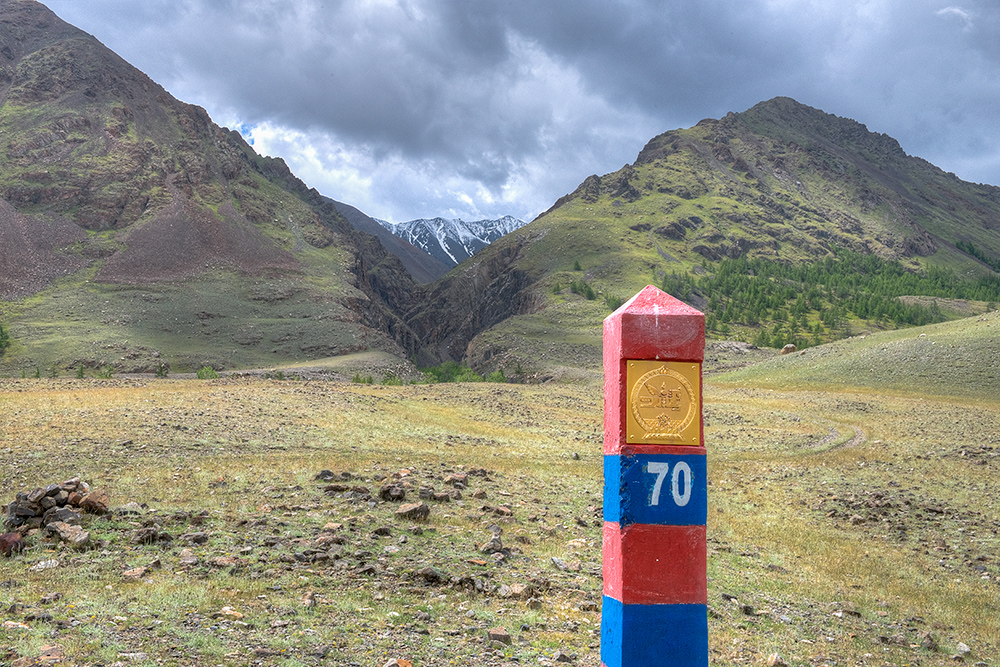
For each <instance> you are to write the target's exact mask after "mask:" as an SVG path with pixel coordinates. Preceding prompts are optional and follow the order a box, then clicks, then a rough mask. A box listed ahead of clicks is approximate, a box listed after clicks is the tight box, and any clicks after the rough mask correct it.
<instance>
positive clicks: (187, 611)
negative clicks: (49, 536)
mask: <svg viewBox="0 0 1000 667" xmlns="http://www.w3.org/2000/svg"><path fill="white" fill-rule="evenodd" d="M980 319H982V318H980ZM986 320H987V321H985V322H979V321H978V320H974V321H972V322H968V324H969V325H970V326H969V328H967V329H966V331H965V332H966V334H967V335H966V336H965V337H964V338H963V337H962V336H961V335H960V332H957V331H954V332H952V336H954V338H953V339H951V342H950V343H942V341H945V340H948V339H947V338H945V337H943V336H945V334H946V333H947V330H946V329H935V328H928V329H926V330H925V331H926V333H927V336H926V337H924V338H920V337H919V334H918V335H917V338H918V341H917V342H918V343H922V342H923V341H925V340H926V339H927V338H930V339H932V340H937V341H938V342H937V344H936V345H935V347H938V346H940V345H948V344H950V345H952V347H950V348H943V349H947V350H949V354H954V350H955V349H957V348H958V347H960V346H962V345H964V346H966V347H963V348H962V349H976V348H969V347H968V345H971V344H972V343H973V342H974V341H975V340H978V339H981V338H982V331H980V330H978V329H976V327H978V326H985V325H993V326H995V325H996V323H997V320H996V316H992V318H986ZM938 326H939V327H948V326H954V325H938ZM892 335H894V334H882V335H879V336H873V337H868V338H866V339H864V340H858V341H845V342H844V343H841V344H842V345H860V344H862V343H864V342H872V343H873V344H874V343H876V342H878V341H881V343H880V344H881V345H883V346H884V347H889V346H891V345H892V344H893V340H892V339H891V336H892ZM876 339H877V340H876ZM824 349H825V348H817V349H815V350H810V351H809V353H808V354H807V355H805V356H802V357H782V358H780V359H773V360H767V361H764V362H761V363H759V364H755V365H753V366H750V367H748V368H746V369H744V370H741V371H736V372H734V373H727V374H717V373H715V372H714V371H715V370H716V368H721V367H728V366H730V365H731V362H733V360H734V359H735V358H736V357H739V356H741V355H739V354H735V353H733V354H731V355H730V356H729V357H726V358H720V357H725V356H726V353H725V352H724V351H723V352H719V351H718V350H713V351H712V353H711V354H710V357H711V358H712V360H713V361H712V363H711V365H710V366H706V371H707V375H706V377H707V382H706V386H705V421H706V440H707V444H708V448H709V476H710V487H709V507H710V510H709V550H710V555H709V607H710V612H709V614H710V619H709V629H710V650H711V661H712V664H720V665H723V664H725V665H729V664H762V663H764V662H765V661H766V660H767V658H768V656H769V655H770V654H772V653H778V654H779V655H780V656H781V657H782V659H783V660H784V661H786V662H787V663H789V664H792V665H808V664H812V665H820V664H829V665H834V664H837V665H846V664H851V665H883V664H890V665H897V664H909V665H918V664H920V665H938V664H941V665H944V664H951V660H952V656H954V655H958V654H960V652H962V651H964V647H968V649H969V650H970V652H969V653H968V654H967V655H965V657H964V659H965V660H966V661H967V662H970V663H975V662H985V663H987V664H992V663H993V662H994V661H995V660H996V659H997V657H998V655H1000V647H998V643H997V640H996V638H997V637H998V636H1000V614H998V613H997V612H998V610H1000V588H998V582H1000V560H998V559H997V558H996V555H995V554H996V552H997V547H998V543H1000V523H998V522H997V520H996V517H997V516H998V515H1000V506H998V503H1000V501H998V500H997V498H996V496H995V494H993V493H992V492H991V489H992V488H993V484H994V479H995V476H996V474H997V471H996V467H997V466H998V465H1000V461H998V458H997V457H998V454H1000V401H998V399H997V393H996V391H995V390H994V389H992V388H990V387H982V386H980V388H979V389H978V390H977V389H976V388H975V386H976V385H975V384H974V383H973V382H966V384H967V385H968V386H967V387H966V388H965V390H964V391H962V392H956V391H952V390H951V389H950V387H959V386H961V385H962V384H963V382H962V380H961V377H962V376H961V375H954V374H953V376H954V377H955V378H956V379H955V380H954V381H953V382H951V383H949V382H946V381H944V380H942V381H939V382H935V383H924V384H907V383H906V382H905V379H904V380H903V381H902V382H900V383H898V384H894V383H893V382H892V381H891V374H889V373H888V372H884V373H882V374H881V375H875V376H874V377H882V378H883V382H884V383H885V384H884V385H875V384H870V385H868V386H862V385H859V384H858V383H855V382H852V381H851V380H852V379H853V377H854V376H855V375H856V372H855V370H853V366H844V367H843V369H842V371H841V373H844V374H845V375H837V374H836V373H834V372H833V371H829V372H827V373H824V374H820V375H818V376H817V377H815V378H813V379H812V380H811V381H810V382H809V383H808V384H807V383H804V382H801V381H800V380H799V379H798V376H797V375H796V373H797V372H799V371H796V369H797V368H798V365H799V364H802V363H804V361H805V360H807V359H808V358H809V354H814V353H816V352H819V351H821V350H824ZM978 349H981V350H983V354H986V355H989V351H988V348H987V347H986V346H983V347H981V348H978ZM843 354H846V353H843ZM969 354H971V352H970V353H969ZM830 356H831V358H836V356H835V355H833V354H832V353H831V355H830ZM842 356H843V355H842ZM852 356H863V354H862V353H861V352H852ZM970 358H971V357H970ZM985 358H986V359H989V358H995V357H989V356H987V357H985ZM879 360H880V361H881V362H882V363H883V364H884V366H883V370H884V371H887V370H888V369H891V368H897V367H898V360H897V359H896V358H895V357H893V356H892V355H888V354H883V355H882V356H878V355H875V356H874V357H873V358H872V360H870V359H864V360H863V361H858V362H856V363H862V364H871V363H875V361H879ZM816 363H817V366H819V365H820V364H819V361H817V362H816ZM776 364H784V365H787V367H788V368H787V372H788V373H789V375H788V376H787V377H790V378H792V379H791V380H787V379H785V380H783V379H782V377H785V376H782V375H781V374H780V373H781V372H783V370H782V369H780V368H779V367H778V366H776ZM801 373H803V374H805V371H804V370H803V371H801ZM964 375H965V376H966V377H967V376H968V374H967V373H964ZM586 377H587V376H586V375H580V376H579V377H578V378H577V379H578V380H579V381H578V382H576V383H568V384H567V383H562V384H553V383H550V384H546V385H494V384H462V385H417V386H401V387H387V386H379V385H374V386H371V385H354V384H350V383H344V382H331V381H323V382H320V381H284V382H278V381H272V380H261V379H253V378H235V377H231V378H223V379H221V380H213V381H196V380H179V379H166V380H154V379H128V380H126V379H117V380H83V381H76V380H45V379H42V380H6V381H3V382H4V384H3V393H2V394H0V409H2V415H3V418H2V419H0V438H2V441H0V461H2V468H0V469H2V470H3V471H4V476H3V478H2V481H0V494H2V496H0V497H2V498H3V499H4V500H5V501H7V500H9V499H12V498H13V496H14V495H15V494H16V493H17V492H18V491H22V490H29V489H32V488H35V487H36V486H40V485H44V484H48V483H51V482H56V481H61V480H62V479H64V478H67V477H71V476H75V475H79V476H81V477H82V478H84V479H85V480H87V481H88V482H90V483H91V484H93V485H95V486H98V487H102V488H105V489H107V490H108V491H109V492H110V494H111V496H112V505H113V506H114V507H121V506H123V505H125V504H127V503H129V502H131V501H134V502H136V503H142V504H145V505H146V506H147V507H146V510H145V512H144V513H143V514H141V515H127V514H121V513H114V514H112V515H110V516H108V517H105V518H96V517H92V518H91V519H90V520H89V525H88V526H87V528H88V529H89V530H90V532H91V534H92V539H93V540H94V546H93V548H91V549H88V550H84V551H79V552H76V551H71V550H68V549H67V548H65V547H62V546H59V545H56V544H54V543H51V542H48V541H46V540H44V539H42V537H41V536H38V535H35V536H32V537H31V538H29V539H30V541H31V546H30V548H29V549H28V550H27V551H25V552H23V553H22V554H20V555H17V556H15V557H13V558H10V559H2V560H0V609H2V610H3V613H2V615H3V616H4V618H3V620H4V621H12V622H14V623H19V624H22V625H24V626H26V627H24V628H21V627H19V626H15V627H13V628H10V629H6V630H5V633H6V634H5V635H4V637H3V639H2V640H0V647H2V648H0V655H2V656H5V657H3V658H0V659H2V660H5V661H11V662H12V661H14V660H16V659H19V658H20V657H31V656H37V655H38V654H39V652H40V651H41V650H42V647H43V645H50V644H53V643H55V644H58V645H59V646H60V647H61V648H62V649H63V650H64V652H65V653H66V655H67V656H69V658H68V660H69V661H70V662H71V663H72V664H89V665H96V664H111V663H115V662H127V663H128V664H137V665H153V664H165V665H195V664H199V665H200V664H225V665H229V664H232V665H237V664H262V665H313V664H344V665H351V664H356V665H373V664H374V665H381V664H384V662H385V661H387V660H388V659H390V658H394V657H395V658H404V659H410V660H413V661H414V664H416V665H446V664H461V665H514V664H529V663H530V664H546V663H547V662H551V660H552V659H553V656H554V654H555V652H556V651H557V650H561V651H564V652H566V653H569V654H573V655H575V656H576V664H579V665H594V666H596V665H597V664H598V657H599V636H598V634H597V632H596V631H597V629H598V627H599V623H600V614H599V611H595V609H597V606H598V605H599V603H600V600H601V591H602V583H601V574H600V562H601V540H600V531H601V528H600V526H601V521H600V509H599V508H600V504H601V503H600V497H601V492H602V479H601V470H602V468H601V443H600V438H601V436H600V433H601V397H600V385H599V383H596V382H593V381H590V382H588V381H585V380H584V379H585V378H586ZM755 378H757V379H755ZM574 454H576V455H577V456H574ZM321 470H331V471H334V472H336V473H343V472H349V473H351V479H350V480H349V481H347V482H344V484H345V485H346V486H348V487H350V489H354V488H356V487H366V488H367V489H368V490H369V492H370V494H371V499H370V500H369V499H365V497H364V494H356V493H355V492H354V491H351V490H348V491H346V492H344V491H334V492H331V493H324V488H327V487H328V486H329V484H330V482H328V481H320V480H316V479H315V477H316V475H317V473H319V472H320V471H321ZM462 472H465V473H472V474H470V475H469V477H468V481H467V483H468V486H467V488H466V489H464V490H462V491H461V494H462V498H461V499H455V498H452V499H451V500H450V501H449V502H440V501H433V500H427V501H426V502H428V503H429V504H430V505H431V506H432V509H431V514H430V518H429V519H428V521H427V522H426V523H421V524H413V523H412V522H410V521H401V520H399V519H396V518H395V517H394V511H395V509H396V508H397V507H398V503H395V502H383V501H380V500H379V499H378V490H379V488H380V487H381V486H382V485H383V484H385V483H386V482H388V481H392V480H395V481H397V482H398V483H400V484H404V485H407V486H409V487H410V488H409V489H408V492H407V493H408V496H407V499H406V502H409V501H410V500H411V499H412V500H416V499H417V495H418V493H417V492H418V489H419V488H420V487H421V486H424V487H434V488H435V490H437V491H439V492H441V491H446V490H451V491H454V489H451V488H450V486H448V485H446V484H445V482H444V479H445V477H446V476H447V475H449V474H455V473H462ZM473 494H476V495H477V496H479V497H476V496H474V495H473ZM508 509H509V510H510V514H509V515H507V510H508ZM494 525H495V526H499V527H500V528H502V530H503V534H502V540H503V544H504V547H505V548H506V549H508V551H507V553H506V558H505V559H504V560H502V561H501V562H496V561H495V560H494V558H493V557H492V556H491V555H488V554H483V553H481V551H480V547H481V546H482V545H483V543H485V542H486V541H488V539H489V538H490V536H491V535H492V531H491V526H494ZM142 527H156V528H157V529H158V530H159V532H160V533H166V534H167V535H169V536H170V538H171V539H169V540H166V539H160V540H159V541H156V542H155V543H153V544H144V543H139V542H136V541H135V538H136V535H137V531H138V530H139V529H140V528H142ZM416 527H419V530H415V528H416ZM379 529H387V530H379ZM197 532H202V533H205V534H206V535H207V542H205V543H203V544H198V543H193V542H191V541H190V538H185V537H184V536H185V535H190V534H192V533H197ZM380 533H388V534H383V535H380ZM185 549H189V550H190V551H191V552H192V553H191V554H185V553H184V550H185ZM320 554H323V555H320ZM190 555H194V556H195V558H196V559H197V561H198V562H197V563H196V564H190V563H188V564H185V563H183V562H182V558H189V556H190ZM553 557H555V558H556V559H558V560H557V561H553V560H552V559H553ZM48 561H58V562H59V565H58V566H57V567H54V568H52V569H32V568H37V566H38V565H39V564H40V563H43V562H48ZM557 565H558V566H557ZM144 567H145V568H149V569H148V570H141V569H140V570H139V572H140V573H141V574H139V576H136V570H137V568H144ZM427 568H431V569H430V570H428V569H427ZM477 585H478V587H479V588H481V589H482V590H477ZM518 586H526V587H527V590H528V593H527V595H531V596H533V597H534V601H532V602H530V603H529V601H528V600H526V599H524V596H519V595H517V590H518V588H517V587H518ZM529 604H530V605H531V607H529ZM539 605H540V606H539ZM495 626H502V627H505V628H506V629H507V630H508V631H509V632H510V634H511V636H512V644H510V645H503V644H491V643H489V642H487V641H486V639H485V635H486V630H487V629H488V628H491V627H495Z"/></svg>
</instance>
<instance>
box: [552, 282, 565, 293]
mask: <svg viewBox="0 0 1000 667" xmlns="http://www.w3.org/2000/svg"><path fill="white" fill-rule="evenodd" d="M562 291H563V286H562V285H561V284H560V283H556V284H555V285H553V286H552V293H553V294H559V292H562Z"/></svg>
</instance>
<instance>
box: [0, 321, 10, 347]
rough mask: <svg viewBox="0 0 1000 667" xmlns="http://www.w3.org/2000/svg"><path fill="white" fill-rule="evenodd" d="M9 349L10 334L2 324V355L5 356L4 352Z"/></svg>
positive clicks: (0, 333) (0, 336) (0, 327)
mask: <svg viewBox="0 0 1000 667" xmlns="http://www.w3.org/2000/svg"><path fill="white" fill-rule="evenodd" d="M8 347H10V334H8V333H7V330H6V329H4V328H3V325H2V324H0V354H3V352H4V350H6V349H7V348H8Z"/></svg>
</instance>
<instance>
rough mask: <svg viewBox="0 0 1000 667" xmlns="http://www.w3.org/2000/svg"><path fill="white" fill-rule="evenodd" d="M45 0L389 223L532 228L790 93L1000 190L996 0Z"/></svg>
mask: <svg viewBox="0 0 1000 667" xmlns="http://www.w3.org/2000/svg"><path fill="white" fill-rule="evenodd" d="M950 2H957V4H949V3H950ZM45 4H47V5H48V6H49V7H50V8H51V9H52V10H53V11H55V12H56V13H57V14H59V15H60V16H61V17H62V18H63V19H65V20H67V21H69V22H70V23H72V24H74V25H76V26H77V27H79V28H82V29H83V30H86V31H87V32H89V33H92V34H93V35H95V36H96V37H97V38H98V39H100V40H101V41H102V42H103V43H104V44H106V45H107V46H108V47H110V48H111V49H113V50H114V51H116V52H117V53H118V54H119V55H121V56H122V57H124V58H125V59H126V60H128V61H129V62H131V63H132V64H133V65H135V66H136V67H138V68H139V69H141V70H143V71H144V72H146V73H147V74H148V75H149V76H150V77H152V78H153V79H154V80H156V81H157V82H158V83H160V84H162V85H163V86H164V87H165V88H166V89H167V90H169V91H170V92H171V93H172V94H173V95H174V96H176V97H178V98H179V99H181V100H183V101H185V102H189V103H192V104H198V105H200V106H203V107H205V108H206V109H207V110H208V112H209V114H211V116H212V118H213V120H215V121H216V122H217V123H219V124H220V125H227V126H229V127H233V128H238V129H240V130H241V131H242V132H243V133H244V135H245V136H246V137H247V139H248V140H251V141H252V142H253V144H254V146H255V148H256V149H257V150H258V152H260V153H262V154H265V155H272V156H280V157H282V158H284V159H285V160H286V161H287V162H288V164H289V166H290V167H291V169H292V171H293V172H294V173H295V174H296V175H297V176H299V177H300V178H301V179H302V180H304V181H305V182H306V183H307V184H309V185H310V186H312V187H315V188H316V189H318V190H319V191H320V192H322V193H323V194H325V195H327V196H329V197H333V198H335V199H339V200H341V201H345V202H348V203H350V204H353V205H355V206H357V207H358V208H360V209H362V210H363V211H365V212H366V213H369V214H370V215H374V216H377V217H381V218H385V219H389V220H392V221H403V220H409V219H412V218H418V217H433V216H437V215H441V216H445V217H463V218H466V219H475V218H480V217H495V216H499V215H502V214H512V215H516V216H518V217H522V218H525V219H530V218H532V217H533V216H535V215H537V214H538V213H539V212H541V211H543V210H545V209H546V208H548V207H549V206H551V205H552V203H554V202H555V200H556V199H557V198H559V197H560V196H562V195H564V194H566V193H567V192H570V191H572V190H573V189H575V188H576V186H577V185H578V184H579V183H580V182H581V181H583V179H584V178H586V177H587V176H588V175H590V174H593V173H597V174H604V173H607V172H609V171H614V170H616V169H618V168H620V167H621V166H622V165H624V164H626V163H630V162H632V161H633V160H634V159H635V156H636V154H637V153H638V152H639V150H640V149H641V148H642V146H643V145H644V144H645V143H646V141H648V140H649V139H650V138H652V137H653V136H655V135H656V134H659V133H661V132H664V131H667V130H671V129H676V128H679V127H690V126H691V125H693V124H695V123H697V122H698V121H699V120H701V119H702V118H709V117H711V118H718V117H720V116H722V115H724V114H725V113H726V112H727V111H743V110H745V109H747V108H749V107H751V106H753V105H754V104H756V103H757V102H760V101H762V100H766V99H770V98H772V97H776V96H779V95H781V96H788V97H793V98H795V99H797V100H798V101H800V102H802V103H804V104H808V105H809V106H813V107H816V108H819V109H822V110H824V111H827V112H829V113H833V114H836V115H838V116H846V117H849V118H854V119H855V120H857V121H859V122H862V123H865V124H866V125H867V126H868V128H869V129H870V130H873V131H877V132H884V133H886V134H889V135H891V136H893V137H895V138H896V139H898V140H899V142H900V144H901V145H902V147H903V150H905V151H906V152H907V153H909V154H910V155H917V156H920V157H923V158H925V159H927V160H929V161H931V162H933V163H934V164H936V165H938V166H939V167H941V168H943V169H944V170H946V171H952V172H955V173H956V174H957V175H958V176H959V177H961V178H963V179H965V180H970V181H976V182H984V183H990V184H994V185H998V184H1000V3H998V2H997V0H837V1H836V2H831V1H830V0H657V1H654V0H617V1H615V0H141V1H140V0H45Z"/></svg>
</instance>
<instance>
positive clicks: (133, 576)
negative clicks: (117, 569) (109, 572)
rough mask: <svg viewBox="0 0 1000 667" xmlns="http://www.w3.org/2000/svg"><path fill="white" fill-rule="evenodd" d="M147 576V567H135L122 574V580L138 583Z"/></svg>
mask: <svg viewBox="0 0 1000 667" xmlns="http://www.w3.org/2000/svg"><path fill="white" fill-rule="evenodd" d="M147 574H149V568H148V567H136V568H132V569H131V570H125V572H122V579H124V580H125V581H138V580H139V579H142V578H143V577H145V576H146V575H147Z"/></svg>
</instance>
